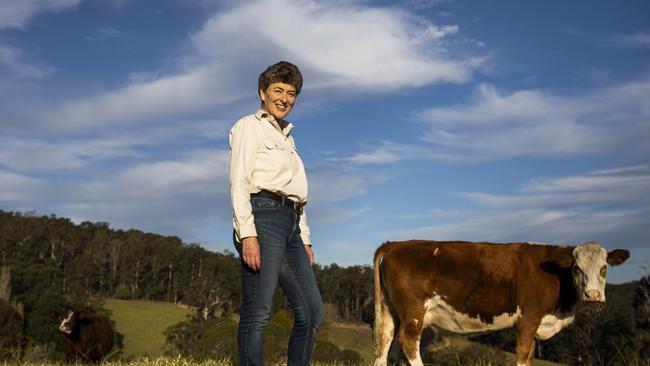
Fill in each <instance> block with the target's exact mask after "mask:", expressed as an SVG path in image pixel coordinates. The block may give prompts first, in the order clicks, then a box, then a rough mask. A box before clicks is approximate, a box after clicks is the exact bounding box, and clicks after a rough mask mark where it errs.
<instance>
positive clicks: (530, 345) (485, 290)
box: [374, 240, 630, 366]
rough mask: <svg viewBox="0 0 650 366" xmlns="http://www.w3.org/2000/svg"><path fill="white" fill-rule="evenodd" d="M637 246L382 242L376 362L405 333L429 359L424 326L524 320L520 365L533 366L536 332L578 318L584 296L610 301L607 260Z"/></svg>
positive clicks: (476, 326) (408, 345) (469, 326)
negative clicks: (424, 348)
mask: <svg viewBox="0 0 650 366" xmlns="http://www.w3.org/2000/svg"><path fill="white" fill-rule="evenodd" d="M629 255H630V254H629V252H628V251H627V250H624V249H617V250H614V251H612V252H610V253H607V251H606V250H605V249H603V248H602V247H601V246H600V245H598V244H597V243H593V242H590V243H585V244H581V245H578V246H576V247H570V246H554V245H540V244H529V243H511V244H493V243H471V242H459V241H457V242H439V241H424V240H412V241H407V242H389V243H385V244H383V245H382V246H380V247H379V248H378V249H377V251H376V253H375V259H374V265H375V270H374V271H375V326H374V340H375V354H376V356H377V358H376V360H375V366H383V365H386V363H387V358H388V351H389V348H390V344H391V341H392V340H393V337H394V336H395V328H398V331H397V333H398V334H397V336H398V340H399V342H400V344H401V346H402V350H403V351H404V353H405V355H406V357H407V358H408V360H409V362H410V364H411V365H422V359H421V358H420V353H419V348H420V347H419V342H420V335H421V332H422V329H423V327H425V326H433V327H435V328H440V329H444V330H447V331H451V332H456V333H478V332H488V331H492V330H498V329H503V328H508V327H512V326H516V328H517V365H527V366H529V365H531V364H532V358H533V353H534V350H535V337H537V338H540V339H548V338H550V337H552V336H553V335H555V334H556V333H558V332H559V331H560V330H561V329H562V328H563V327H564V326H566V325H568V324H570V323H571V322H572V321H573V318H574V314H575V310H576V307H577V305H578V304H579V303H580V302H593V303H602V302H604V301H605V275H606V272H607V266H608V264H609V265H618V264H621V263H623V262H625V260H627V258H628V257H629Z"/></svg>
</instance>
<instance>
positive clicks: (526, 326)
mask: <svg viewBox="0 0 650 366" xmlns="http://www.w3.org/2000/svg"><path fill="white" fill-rule="evenodd" d="M531 318H536V317H529V318H528V321H520V323H519V324H517V366H532V364H533V355H534V354H535V332H536V331H537V328H538V327H539V324H540V322H541V318H540V319H531ZM524 319H526V317H524Z"/></svg>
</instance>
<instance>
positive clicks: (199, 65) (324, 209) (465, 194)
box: [0, 0, 650, 283]
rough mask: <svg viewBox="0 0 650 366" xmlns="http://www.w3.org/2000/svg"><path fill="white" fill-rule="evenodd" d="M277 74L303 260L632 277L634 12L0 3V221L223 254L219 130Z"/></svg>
mask: <svg viewBox="0 0 650 366" xmlns="http://www.w3.org/2000/svg"><path fill="white" fill-rule="evenodd" d="M280 60H287V61H290V62H292V63H295V64H296V65H298V66H299V67H300V69H301V71H302V73H303V76H304V80H305V81H304V87H303V90H302V92H301V94H300V95H299V97H298V100H297V103H296V105H295V106H294V109H293V111H292V113H291V114H290V115H289V117H288V119H289V120H290V121H291V122H293V123H294V125H295V128H294V130H293V131H292V134H293V136H294V138H295V140H296V144H297V146H298V149H299V151H300V154H301V156H302V158H303V160H304V162H305V165H306V168H307V175H308V179H309V203H308V205H307V213H308V215H309V223H310V227H311V231H312V240H313V242H314V252H315V255H316V261H317V262H318V263H320V264H323V265H327V264H331V263H337V264H338V265H341V266H350V265H363V264H370V263H371V262H372V256H373V253H374V250H375V249H376V248H377V247H378V246H379V245H380V244H381V243H383V242H385V241H389V240H391V241H394V240H408V239H430V240H469V241H491V242H519V241H531V242H541V243H551V244H570V245H575V244H579V243H583V242H587V241H597V242H599V243H600V244H602V245H603V246H604V247H606V248H607V249H608V250H612V249H615V248H626V249H628V250H630V252H631V258H630V259H629V260H628V261H627V262H626V264H624V265H622V266H619V267H614V268H612V269H611V270H610V271H609V277H608V281H610V282H614V283H620V282H625V281H629V280H634V279H638V278H640V277H641V276H644V275H646V274H648V272H647V271H648V266H650V97H649V95H650V62H649V61H650V3H649V2H647V1H645V0H629V1H603V0H582V1H581V0H578V1H559V0H548V1H525V2H524V1H518V0H505V1H500V2H487V1H479V0H475V1H456V0H406V1H388V0H386V1H383V0H382V1H380V0H377V1H364V0H319V1H312V0H250V1H234V0H221V1H213V0H20V1H16V0H0V209H2V210H5V211H18V212H35V213H36V214H37V215H50V214H54V215H56V216H59V217H68V218H71V219H72V220H73V221H74V222H77V223H80V222H83V221H92V222H99V221H101V222H109V223H110V225H111V227H112V228H114V229H130V228H134V229H138V230H142V231H146V232H155V233H159V234H162V235H174V236H178V237H180V238H182V239H183V241H184V242H186V243H198V244H200V245H202V246H203V247H205V248H207V249H210V250H214V251H225V250H228V251H231V252H232V251H234V248H233V245H232V223H231V208H230V187H229V182H228V159H229V146H228V131H229V129H230V127H231V126H232V125H233V124H234V122H235V121H237V120H238V119H239V118H241V117H242V116H245V115H247V114H251V113H254V112H255V111H256V109H257V108H258V107H259V99H258V94H257V77H258V75H259V74H260V72H262V71H263V70H264V69H265V68H266V67H267V66H268V65H270V64H273V63H275V62H277V61H280Z"/></svg>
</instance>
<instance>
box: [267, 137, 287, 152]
mask: <svg viewBox="0 0 650 366" xmlns="http://www.w3.org/2000/svg"><path fill="white" fill-rule="evenodd" d="M264 147H266V148H267V149H269V150H276V151H282V150H284V146H283V145H282V144H281V143H280V142H278V141H274V140H272V139H268V138H267V139H264Z"/></svg>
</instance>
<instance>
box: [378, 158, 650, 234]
mask: <svg viewBox="0 0 650 366" xmlns="http://www.w3.org/2000/svg"><path fill="white" fill-rule="evenodd" d="M458 195H459V196H461V197H464V198H466V199H468V200H470V201H473V202H474V203H477V204H479V205H480V206H482V207H483V209H477V210H475V211H474V212H466V213H465V214H464V215H463V217H462V218H460V219H457V220H453V221H452V222H450V223H447V224H441V225H432V226H425V227H420V228H415V229H408V230H403V231H396V232H390V233H386V234H385V236H387V237H389V238H400V239H406V238H414V237H419V238H430V239H434V238H435V239H436V240H472V241H496V242H507V241H537V242H548V243H578V242H584V241H588V240H596V241H600V242H603V243H604V244H608V245H610V244H611V245H624V246H626V247H643V246H644V245H645V243H647V241H648V240H650V233H648V231H647V227H649V226H650V216H649V214H650V168H649V167H647V166H635V167H626V168H623V169H613V170H609V171H597V172H590V173H586V174H583V175H574V176H566V177H556V178H538V179H533V180H531V181H529V182H528V183H527V184H525V185H524V186H523V187H522V188H521V190H520V192H518V193H514V194H490V193H482V192H465V193H461V194H458Z"/></svg>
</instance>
